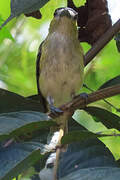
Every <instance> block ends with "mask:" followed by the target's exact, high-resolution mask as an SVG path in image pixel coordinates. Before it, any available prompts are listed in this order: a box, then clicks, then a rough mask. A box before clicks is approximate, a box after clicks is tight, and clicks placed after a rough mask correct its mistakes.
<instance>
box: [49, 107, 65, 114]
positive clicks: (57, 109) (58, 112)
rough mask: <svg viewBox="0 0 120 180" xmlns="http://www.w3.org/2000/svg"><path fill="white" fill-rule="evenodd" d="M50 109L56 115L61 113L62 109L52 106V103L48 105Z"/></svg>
mask: <svg viewBox="0 0 120 180" xmlns="http://www.w3.org/2000/svg"><path fill="white" fill-rule="evenodd" d="M50 111H51V112H52V113H53V114H54V115H55V116H56V115H58V114H62V113H63V111H62V110H61V109H59V108H56V107H54V106H53V105H50Z"/></svg>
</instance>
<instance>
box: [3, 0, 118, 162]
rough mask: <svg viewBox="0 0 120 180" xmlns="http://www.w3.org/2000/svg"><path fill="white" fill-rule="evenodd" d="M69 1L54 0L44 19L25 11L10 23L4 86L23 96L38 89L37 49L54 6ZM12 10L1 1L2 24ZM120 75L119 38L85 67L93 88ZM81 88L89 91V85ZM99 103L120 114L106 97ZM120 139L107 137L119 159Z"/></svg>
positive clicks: (5, 46)
mask: <svg viewBox="0 0 120 180" xmlns="http://www.w3.org/2000/svg"><path fill="white" fill-rule="evenodd" d="M84 2H85V1H84V0H81V1H79V3H78V1H77V0H75V4H76V5H77V6H79V5H82V4H83V3H84ZM66 4H67V0H57V1H55V0H50V2H48V3H47V4H46V5H45V6H44V7H43V8H42V9H41V10H40V11H41V13H42V19H40V20H37V19H34V18H31V17H29V18H27V17H25V16H24V15H21V16H20V17H18V18H17V19H14V20H12V21H11V22H10V23H8V24H7V26H5V27H4V28H3V29H2V30H1V31H0V87H1V88H6V89H7V90H9V91H12V92H15V93H17V94H20V95H22V96H29V95H33V94H36V93H37V88H36V87H37V86H36V73H35V69H36V55H37V50H38V47H39V45H40V43H41V42H42V40H43V39H44V38H45V37H46V35H47V32H48V27H49V22H50V20H51V19H52V17H53V13H54V10H55V9H56V8H58V7H63V6H66ZM9 14H10V0H4V1H0V24H1V23H2V22H3V20H5V19H6V18H7V17H8V16H9ZM82 45H83V49H84V52H87V51H88V49H89V48H90V46H89V45H88V44H86V43H82ZM118 75H120V54H119V53H118V51H117V48H116V44H115V41H114V40H112V41H111V42H110V43H108V44H107V46H106V47H105V48H104V49H103V50H102V51H101V52H100V53H99V54H98V55H97V57H96V58H95V59H94V60H93V61H92V62H91V63H90V64H89V65H88V66H87V67H86V68H85V83H86V84H87V85H88V86H89V87H90V88H92V89H93V90H96V89H98V88H99V87H100V86H101V85H102V84H103V83H105V82H106V81H108V80H109V79H112V78H114V77H115V76H118ZM81 91H82V92H84V91H86V92H89V91H88V90H86V89H85V88H83V89H82V90H81ZM81 91H80V92H81ZM108 100H109V101H110V102H111V103H113V104H114V105H115V106H116V107H118V108H120V96H116V97H112V98H109V99H108ZM96 104H97V105H99V106H100V107H102V108H106V109H107V110H109V111H112V112H114V113H116V114H117V115H120V113H118V112H115V110H114V109H112V108H111V107H109V106H108V105H107V104H105V103H104V102H103V101H99V102H97V103H94V105H96ZM92 121H93V120H92ZM81 124H82V123H81ZM88 126H89V127H88ZM97 126H98V124H97ZM97 126H96V125H94V128H93V127H92V129H94V130H95V129H96V130H98V129H97ZM87 129H89V130H91V124H90V125H87ZM96 130H95V131H96ZM91 131H92V130H91ZM119 142H120V141H119V137H117V138H116V137H109V138H106V139H105V140H104V143H105V144H107V145H108V144H109V145H108V146H109V148H110V149H111V151H112V152H113V154H114V156H115V157H116V158H117V159H118V158H120V153H119V152H120V151H119V149H120V143H119Z"/></svg>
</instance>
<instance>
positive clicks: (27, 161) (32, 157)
mask: <svg viewBox="0 0 120 180" xmlns="http://www.w3.org/2000/svg"><path fill="white" fill-rule="evenodd" d="M43 149H44V146H43V145H42V144H40V143H38V144H37V143H35V142H27V143H20V144H13V145H11V146H9V147H7V148H0V179H1V180H11V179H12V178H14V177H16V176H17V175H19V174H20V173H21V172H23V171H25V170H26V169H28V168H29V167H31V166H32V165H33V164H34V163H35V162H37V161H39V160H41V158H43V157H44V156H45V155H42V154H41V151H43Z"/></svg>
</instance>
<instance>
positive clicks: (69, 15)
mask: <svg viewBox="0 0 120 180" xmlns="http://www.w3.org/2000/svg"><path fill="white" fill-rule="evenodd" d="M77 17H78V13H77V12H76V11H75V10H73V9H72V8H68V7H63V8H58V9H56V10H55V12H54V18H53V20H52V21H51V23H50V28H49V32H54V31H60V32H61V33H69V32H70V31H73V32H74V31H77V26H76V25H77Z"/></svg>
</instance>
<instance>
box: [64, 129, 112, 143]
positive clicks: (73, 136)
mask: <svg viewBox="0 0 120 180" xmlns="http://www.w3.org/2000/svg"><path fill="white" fill-rule="evenodd" d="M104 136H109V135H107V134H104V135H103V134H96V133H92V132H90V131H84V130H81V131H72V132H70V133H68V134H67V135H65V136H63V138H62V140H61V143H62V144H70V143H73V142H79V141H83V140H87V139H93V138H97V137H104Z"/></svg>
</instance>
